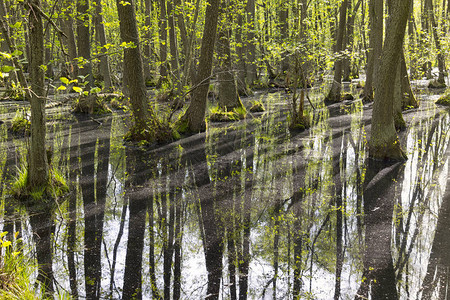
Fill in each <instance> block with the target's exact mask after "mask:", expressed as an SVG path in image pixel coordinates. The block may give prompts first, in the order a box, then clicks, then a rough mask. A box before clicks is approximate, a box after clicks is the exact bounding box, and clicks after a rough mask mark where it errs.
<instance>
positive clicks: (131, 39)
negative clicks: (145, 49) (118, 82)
mask: <svg viewBox="0 0 450 300" xmlns="http://www.w3.org/2000/svg"><path fill="white" fill-rule="evenodd" d="M116 3H117V11H118V13H119V20H120V36H121V38H122V40H123V41H124V42H126V43H132V44H133V45H134V47H129V48H126V49H124V55H123V62H124V79H126V80H125V81H126V83H127V85H128V86H127V88H128V90H129V94H130V102H131V108H132V110H133V117H134V123H135V125H134V126H135V133H136V134H137V135H138V136H136V138H138V139H139V138H141V139H149V140H158V139H160V138H164V137H163V136H160V135H159V133H160V132H162V131H163V130H167V129H164V128H162V126H161V124H160V123H159V121H158V119H157V118H156V116H155V113H154V111H153V109H152V107H151V106H150V105H149V104H148V102H147V92H146V87H145V81H144V71H143V65H142V57H141V52H140V42H139V34H138V29H137V23H136V14H135V10H134V5H135V4H134V0H131V1H130V4H129V5H124V4H123V2H122V1H120V0H117V1H116ZM127 3H128V2H127ZM166 138H167V137H166Z"/></svg>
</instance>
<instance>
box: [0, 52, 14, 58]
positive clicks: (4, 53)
mask: <svg viewBox="0 0 450 300" xmlns="http://www.w3.org/2000/svg"><path fill="white" fill-rule="evenodd" d="M0 55H1V56H2V57H3V59H11V58H12V55H11V54H9V53H6V52H0Z"/></svg>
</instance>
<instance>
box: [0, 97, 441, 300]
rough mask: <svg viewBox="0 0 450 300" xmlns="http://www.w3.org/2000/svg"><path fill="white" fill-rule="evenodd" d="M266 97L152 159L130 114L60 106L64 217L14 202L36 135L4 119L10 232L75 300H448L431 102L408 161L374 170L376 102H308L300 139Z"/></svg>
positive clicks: (408, 144) (419, 113) (279, 103)
mask: <svg viewBox="0 0 450 300" xmlns="http://www.w3.org/2000/svg"><path fill="white" fill-rule="evenodd" d="M256 97H258V98H261V99H262V100H263V101H264V102H265V104H266V109H267V110H266V112H265V113H263V114H253V115H251V114H250V115H249V116H248V118H247V120H245V121H241V122H238V123H235V124H219V123H210V124H209V125H208V129H207V131H206V133H203V134H197V135H193V136H190V137H188V138H185V139H182V140H180V141H177V142H174V143H171V144H168V145H164V146H159V147H154V148H152V149H142V148H139V147H135V146H129V145H128V146H126V145H124V143H123V140H122V137H123V135H124V133H125V132H126V130H127V129H126V125H125V122H124V115H123V114H122V113H114V114H112V115H109V116H105V117H98V118H96V119H95V121H93V120H92V119H91V118H90V117H86V116H79V115H71V114H69V113H68V111H67V110H66V109H64V108H63V107H60V108H56V109H52V110H51V112H50V114H49V127H48V133H49V139H48V140H49V144H51V145H52V148H53V153H54V155H53V159H52V164H53V166H55V167H57V168H59V169H60V170H61V171H62V172H63V173H64V174H65V175H66V176H67V178H68V179H69V183H70V187H71V193H70V194H69V195H68V196H67V197H65V198H64V199H60V201H59V203H58V206H56V207H54V209H46V208H42V207H38V208H28V209H24V208H21V207H20V206H19V205H16V204H15V203H14V202H13V201H12V200H11V199H10V198H8V197H7V193H8V184H10V182H11V178H12V176H13V175H14V173H15V170H16V166H18V165H20V164H21V163H23V162H24V160H25V157H26V154H25V153H26V145H27V140H26V139H24V138H19V137H14V136H11V135H10V134H9V133H8V132H7V130H6V126H7V125H6V124H3V125H2V126H1V131H0V132H1V134H0V170H1V171H0V172H1V175H2V177H3V181H2V182H3V184H2V199H3V200H2V203H3V206H2V207H3V209H2V210H1V220H2V221H1V223H0V229H1V228H3V230H6V231H8V232H10V233H12V232H17V231H18V232H20V236H21V237H22V238H23V243H24V246H25V249H27V250H26V252H27V254H28V255H30V256H32V257H34V258H35V259H36V260H37V262H38V263H39V264H40V265H41V270H42V271H41V273H40V274H39V275H38V273H37V272H36V277H38V279H39V280H40V281H41V282H43V283H44V285H46V288H47V290H49V291H55V294H67V295H72V297H73V298H74V299H85V298H87V299H131V298H132V297H134V296H137V297H138V298H139V297H141V298H142V299H162V298H164V299H201V298H205V297H210V299H214V298H216V297H218V298H219V299H246V298H247V299H293V298H295V297H298V298H300V299H333V298H334V299H367V298H369V299H446V293H447V290H448V284H447V282H448V275H449V273H448V272H449V267H450V254H449V253H450V234H449V233H450V232H449V230H450V229H449V228H450V218H449V216H450V192H448V191H447V190H448V188H447V178H448V177H449V176H448V171H449V170H448V157H449V152H448V144H449V138H450V137H449V136H448V132H449V129H450V119H449V116H448V112H447V111H444V110H442V109H440V108H437V107H436V106H435V105H434V104H433V100H436V99H434V98H433V97H430V96H423V97H422V98H423V99H422V103H421V104H422V106H421V108H420V109H418V110H411V111H408V112H406V113H405V118H406V119H407V122H408V124H409V126H408V129H407V130H406V131H405V132H402V133H401V142H402V144H403V146H404V149H406V152H407V154H408V158H409V159H408V160H407V161H406V162H403V163H396V164H383V163H381V162H374V161H369V160H368V159H367V150H366V148H367V147H366V145H367V138H368V133H369V132H370V114H371V105H370V104H364V105H363V104H362V103H361V102H360V101H353V102H350V101H349V102H345V103H342V104H337V105H333V106H330V107H324V106H323V105H322V104H321V103H320V102H319V99H318V98H319V97H316V95H315V93H314V92H313V93H312V94H311V98H312V101H313V102H314V103H315V108H316V109H315V110H312V109H311V110H310V111H309V114H310V117H311V120H312V127H311V129H310V130H307V131H304V132H291V131H289V129H288V121H287V118H288V115H289V112H288V109H287V108H286V96H285V95H283V94H280V93H274V94H261V95H258V96H256ZM316 98H317V99H316ZM14 105H15V104H14V103H12V104H11V106H8V105H3V107H2V111H1V112H0V113H2V115H3V117H7V116H9V115H10V114H11V111H14V109H15V108H14V107H15V106H14ZM10 238H11V239H13V237H12V235H11V236H10ZM447 297H448V296H447Z"/></svg>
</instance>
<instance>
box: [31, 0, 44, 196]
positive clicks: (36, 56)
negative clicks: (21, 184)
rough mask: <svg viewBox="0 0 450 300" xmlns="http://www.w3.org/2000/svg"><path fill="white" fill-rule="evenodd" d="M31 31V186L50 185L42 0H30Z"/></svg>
mask: <svg viewBox="0 0 450 300" xmlns="http://www.w3.org/2000/svg"><path fill="white" fill-rule="evenodd" d="M30 7H31V8H30V11H29V16H28V20H29V31H30V40H29V45H30V48H31V53H30V55H31V57H30V58H31V74H30V77H31V91H32V93H31V144H30V152H29V170H28V186H29V187H42V186H44V185H46V184H48V177H49V172H48V163H47V154H46V149H45V139H46V128H45V121H46V117H45V102H46V101H45V90H44V70H43V68H41V66H42V65H43V64H44V31H43V30H44V29H43V25H42V17H41V14H40V13H39V12H38V11H37V9H36V8H39V7H40V1H39V0H31V1H30Z"/></svg>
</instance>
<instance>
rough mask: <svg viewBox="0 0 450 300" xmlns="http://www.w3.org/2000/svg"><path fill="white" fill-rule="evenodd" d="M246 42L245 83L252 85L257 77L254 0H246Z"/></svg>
mask: <svg viewBox="0 0 450 300" xmlns="http://www.w3.org/2000/svg"><path fill="white" fill-rule="evenodd" d="M246 11H247V23H248V26H249V27H248V32H247V43H246V45H245V51H246V53H247V61H248V62H249V63H248V65H247V84H249V85H252V84H254V83H255V82H256V80H257V79H258V74H257V71H256V44H255V22H256V20H255V17H256V7H255V0H247V7H246Z"/></svg>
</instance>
